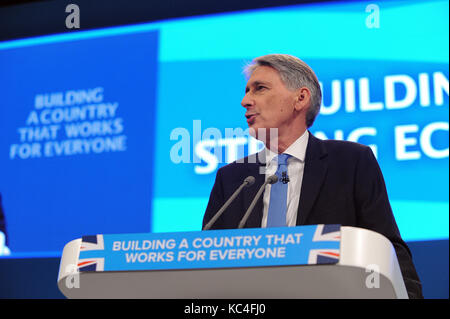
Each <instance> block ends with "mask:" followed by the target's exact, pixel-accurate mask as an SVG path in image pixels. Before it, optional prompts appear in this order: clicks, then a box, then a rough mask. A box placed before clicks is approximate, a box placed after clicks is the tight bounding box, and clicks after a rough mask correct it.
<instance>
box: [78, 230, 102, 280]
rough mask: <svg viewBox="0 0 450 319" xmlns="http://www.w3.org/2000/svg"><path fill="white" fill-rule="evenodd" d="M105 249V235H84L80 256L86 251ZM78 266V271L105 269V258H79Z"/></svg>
mask: <svg viewBox="0 0 450 319" xmlns="http://www.w3.org/2000/svg"><path fill="white" fill-rule="evenodd" d="M104 249H105V245H104V242H103V235H92V236H83V237H82V238H81V245H80V257H81V255H82V253H83V252H85V251H91V250H104ZM77 266H78V271H103V270H104V269H105V258H98V257H95V258H82V259H80V258H79V259H78V264H77Z"/></svg>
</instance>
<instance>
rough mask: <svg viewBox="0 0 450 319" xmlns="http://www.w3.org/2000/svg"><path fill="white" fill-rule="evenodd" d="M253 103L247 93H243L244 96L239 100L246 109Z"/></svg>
mask: <svg viewBox="0 0 450 319" xmlns="http://www.w3.org/2000/svg"><path fill="white" fill-rule="evenodd" d="M254 104H255V101H254V100H253V99H252V98H250V97H249V95H248V94H245V95H244V98H243V99H242V101H241V105H242V106H243V107H245V108H246V109H248V108H249V107H251V106H253V105H254Z"/></svg>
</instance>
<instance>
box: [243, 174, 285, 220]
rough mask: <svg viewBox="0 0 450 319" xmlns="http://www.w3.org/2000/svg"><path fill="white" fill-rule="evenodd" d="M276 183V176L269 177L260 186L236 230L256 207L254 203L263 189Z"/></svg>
mask: <svg viewBox="0 0 450 319" xmlns="http://www.w3.org/2000/svg"><path fill="white" fill-rule="evenodd" d="M276 182H278V177H277V175H271V176H269V177H268V178H267V180H266V181H265V182H264V184H262V186H261V187H260V189H259V190H258V193H256V195H255V198H253V201H252V203H251V204H250V206H249V207H248V209H247V211H246V212H245V215H244V217H242V219H241V222H240V223H239V227H238V228H243V227H244V225H245V223H246V222H247V219H248V217H249V216H250V214H251V213H252V211H253V208H254V207H255V205H256V202H257V201H258V199H259V198H260V197H261V194H262V193H263V191H264V188H265V187H266V185H267V184H275V183H276Z"/></svg>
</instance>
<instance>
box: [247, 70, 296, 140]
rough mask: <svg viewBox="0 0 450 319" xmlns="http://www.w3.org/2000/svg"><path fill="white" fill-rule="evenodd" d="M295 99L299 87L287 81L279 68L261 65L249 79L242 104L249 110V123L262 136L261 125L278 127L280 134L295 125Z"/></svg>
mask: <svg viewBox="0 0 450 319" xmlns="http://www.w3.org/2000/svg"><path fill="white" fill-rule="evenodd" d="M295 101H296V94H295V91H290V90H289V89H288V88H287V87H286V86H285V85H284V83H283V82H282V80H281V77H280V75H279V73H278V71H277V70H275V69H274V68H272V67H269V66H259V67H257V68H256V69H255V70H254V71H253V73H252V75H251V77H250V79H249V80H248V82H247V86H246V88H245V96H244V98H243V99H242V102H241V105H242V106H243V107H245V108H246V110H247V111H246V112H245V117H246V118H247V124H248V127H249V128H251V129H253V130H255V131H254V132H255V133H254V134H256V136H255V137H256V138H259V139H261V137H259V136H258V129H261V128H265V129H270V128H278V134H283V133H286V131H287V130H289V129H291V124H292V120H293V112H294V105H295ZM267 133H268V132H267ZM252 135H253V133H252Z"/></svg>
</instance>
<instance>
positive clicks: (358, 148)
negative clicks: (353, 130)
mask: <svg viewBox="0 0 450 319" xmlns="http://www.w3.org/2000/svg"><path fill="white" fill-rule="evenodd" d="M321 142H322V143H323V144H324V145H325V147H326V149H327V151H330V152H343V151H344V152H352V153H362V152H367V151H368V150H370V147H369V146H367V145H363V144H360V143H356V142H350V141H340V140H321Z"/></svg>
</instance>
